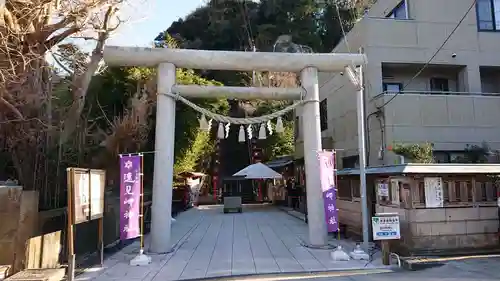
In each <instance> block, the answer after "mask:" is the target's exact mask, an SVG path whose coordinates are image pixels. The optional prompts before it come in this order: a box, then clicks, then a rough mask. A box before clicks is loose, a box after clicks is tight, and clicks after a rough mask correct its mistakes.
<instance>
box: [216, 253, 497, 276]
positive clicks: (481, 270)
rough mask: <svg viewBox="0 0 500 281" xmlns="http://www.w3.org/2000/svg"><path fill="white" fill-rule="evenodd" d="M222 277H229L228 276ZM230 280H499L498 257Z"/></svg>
mask: <svg viewBox="0 0 500 281" xmlns="http://www.w3.org/2000/svg"><path fill="white" fill-rule="evenodd" d="M225 280H228V279H227V278H226V279H225ZM229 280H252V281H288V280H297V281H493V280H496V281H498V280H500V258H484V259H472V260H464V261H452V262H448V263H447V264H446V265H443V266H438V267H433V268H428V269H425V270H420V271H405V270H398V271H396V272H391V273H373V272H366V271H351V272H328V273H321V274H309V275H302V274H301V275H279V276H258V277H257V276H254V277H252V278H250V279H248V278H241V279H239V278H230V279H229Z"/></svg>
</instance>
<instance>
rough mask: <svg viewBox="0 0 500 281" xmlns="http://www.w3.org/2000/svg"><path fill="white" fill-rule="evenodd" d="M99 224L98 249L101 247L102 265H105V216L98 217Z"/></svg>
mask: <svg viewBox="0 0 500 281" xmlns="http://www.w3.org/2000/svg"><path fill="white" fill-rule="evenodd" d="M98 220H99V221H98V224H99V233H98V235H99V242H98V245H97V247H98V249H99V255H100V261H101V267H103V266H104V217H102V218H99V219H98Z"/></svg>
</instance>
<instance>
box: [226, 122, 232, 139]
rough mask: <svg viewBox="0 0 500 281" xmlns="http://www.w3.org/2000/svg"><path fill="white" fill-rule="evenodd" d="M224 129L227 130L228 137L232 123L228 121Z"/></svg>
mask: <svg viewBox="0 0 500 281" xmlns="http://www.w3.org/2000/svg"><path fill="white" fill-rule="evenodd" d="M224 129H225V131H226V139H227V137H229V129H231V123H227V124H226V126H224Z"/></svg>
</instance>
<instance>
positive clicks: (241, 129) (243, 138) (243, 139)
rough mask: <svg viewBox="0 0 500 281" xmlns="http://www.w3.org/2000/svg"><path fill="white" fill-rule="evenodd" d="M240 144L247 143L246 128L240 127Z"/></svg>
mask: <svg viewBox="0 0 500 281" xmlns="http://www.w3.org/2000/svg"><path fill="white" fill-rule="evenodd" d="M238 142H245V127H243V125H240V132H239V133H238Z"/></svg>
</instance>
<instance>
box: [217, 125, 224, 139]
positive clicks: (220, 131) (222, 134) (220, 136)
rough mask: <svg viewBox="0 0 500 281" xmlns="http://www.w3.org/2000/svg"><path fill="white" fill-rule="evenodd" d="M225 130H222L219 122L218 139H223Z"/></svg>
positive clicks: (222, 127)
mask: <svg viewBox="0 0 500 281" xmlns="http://www.w3.org/2000/svg"><path fill="white" fill-rule="evenodd" d="M224 136H225V132H224V126H223V125H222V123H219V128H218V129H217V138H219V139H224Z"/></svg>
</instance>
